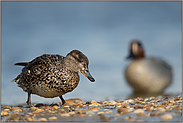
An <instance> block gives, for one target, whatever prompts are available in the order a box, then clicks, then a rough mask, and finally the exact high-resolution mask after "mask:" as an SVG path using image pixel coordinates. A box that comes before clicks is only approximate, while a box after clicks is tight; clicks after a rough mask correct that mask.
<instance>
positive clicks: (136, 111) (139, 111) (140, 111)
mask: <svg viewBox="0 0 183 123" xmlns="http://www.w3.org/2000/svg"><path fill="white" fill-rule="evenodd" d="M133 113H144V110H143V109H136V110H134V112H133Z"/></svg>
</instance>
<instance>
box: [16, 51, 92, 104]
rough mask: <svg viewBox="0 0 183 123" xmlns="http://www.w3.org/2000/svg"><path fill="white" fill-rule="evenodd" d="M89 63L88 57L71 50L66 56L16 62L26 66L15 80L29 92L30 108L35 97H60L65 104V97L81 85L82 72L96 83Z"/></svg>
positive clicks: (28, 101)
mask: <svg viewBox="0 0 183 123" xmlns="http://www.w3.org/2000/svg"><path fill="white" fill-rule="evenodd" d="M88 64H89V61H88V58H87V57H86V56H85V55H84V54H83V53H82V52H80V51H78V50H73V51H71V52H70V53H68V54H67V56H66V57H63V56H60V55H51V54H43V55H41V56H39V57H37V58H35V59H34V60H32V61H31V62H20V63H16V64H15V65H21V66H25V67H24V68H23V69H22V72H21V73H20V74H19V75H18V76H17V78H15V79H14V80H12V81H15V82H16V83H17V84H18V86H19V87H21V88H22V89H23V90H24V91H25V92H28V99H27V104H28V105H29V104H30V103H31V99H30V95H31V94H36V95H39V96H41V97H45V98H53V97H58V96H59V97H60V99H61V101H62V105H63V104H64V103H65V100H64V99H63V97H62V95H63V94H66V93H68V92H71V91H73V90H74V89H75V88H76V87H77V85H78V83H79V75H78V72H81V73H83V74H84V75H85V76H86V77H87V78H88V79H89V80H90V81H92V82H94V81H95V80H94V78H93V77H92V76H91V75H90V73H89V71H88Z"/></svg>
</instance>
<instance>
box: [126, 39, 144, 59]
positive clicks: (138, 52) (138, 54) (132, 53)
mask: <svg viewBox="0 0 183 123" xmlns="http://www.w3.org/2000/svg"><path fill="white" fill-rule="evenodd" d="M144 57H145V54H144V49H143V46H142V43H141V42H140V41H139V40H132V42H131V43H130V47H129V56H128V57H127V59H139V58H144Z"/></svg>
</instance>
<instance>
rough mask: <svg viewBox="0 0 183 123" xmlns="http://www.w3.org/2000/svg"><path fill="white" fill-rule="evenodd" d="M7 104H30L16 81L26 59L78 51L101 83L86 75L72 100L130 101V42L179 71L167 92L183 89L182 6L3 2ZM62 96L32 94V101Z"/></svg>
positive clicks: (4, 98) (3, 69) (3, 97)
mask: <svg viewBox="0 0 183 123" xmlns="http://www.w3.org/2000/svg"><path fill="white" fill-rule="evenodd" d="M1 5H2V6H1V7H2V11H1V12H2V13H1V18H2V19H1V22H2V24H1V27H2V28H1V31H2V35H1V36H2V38H1V42H2V43H1V44H2V45H1V46H2V47H1V51H2V53H1V58H2V59H1V103H2V104H19V103H25V101H26V100H27V94H26V93H25V92H23V91H22V89H21V88H19V87H17V85H16V83H12V82H10V81H11V80H12V79H14V78H15V77H16V76H17V75H18V74H19V73H20V72H21V69H22V67H21V66H14V63H16V62H20V61H31V60H32V59H34V58H35V57H37V56H40V55H42V54H43V53H50V54H60V55H63V56H65V55H66V54H67V53H68V52H70V51H71V50H73V49H78V50H80V51H82V52H83V53H84V54H85V55H86V56H87V57H88V58H89V61H90V63H89V70H90V73H91V74H92V75H93V77H94V78H95V80H96V82H95V83H91V82H90V81H89V80H88V79H87V78H86V77H85V76H84V75H82V74H80V78H81V80H80V83H79V86H78V87H77V88H76V89H75V90H74V91H73V92H71V93H68V94H66V95H64V98H65V99H68V98H81V99H82V100H97V101H100V100H105V99H106V100H107V99H108V100H111V99H124V98H126V97H127V96H128V95H129V94H131V93H132V89H131V88H130V87H129V86H128V84H127V83H126V81H125V78H124V69H125V67H126V65H127V64H128V63H129V61H127V60H126V59H125V57H126V56H127V55H128V47H129V42H130V41H131V40H132V39H134V38H135V39H139V40H141V41H142V43H143V45H144V47H145V51H146V56H158V57H161V58H163V59H165V60H167V61H168V62H169V63H170V64H171V65H172V67H173V68H174V79H173V83H172V85H171V86H170V87H169V88H167V89H166V91H165V93H170V94H178V93H180V92H181V91H182V90H181V89H182V71H181V68H182V64H181V34H182V33H181V2H61V1H60V2H10V1H8V2H1ZM53 101H54V102H59V101H60V99H59V98H53V99H52V98H48V99H46V98H42V97H39V96H36V95H32V102H45V103H52V102H53Z"/></svg>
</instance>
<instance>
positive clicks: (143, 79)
mask: <svg viewBox="0 0 183 123" xmlns="http://www.w3.org/2000/svg"><path fill="white" fill-rule="evenodd" d="M125 77H126V79H127V81H128V83H129V84H130V85H131V86H132V87H133V88H134V90H135V91H136V92H152V93H154V92H162V91H163V90H164V89H165V88H166V87H167V86H169V85H170V84H171V82H172V77H173V73H172V68H171V66H170V65H169V64H168V63H167V62H165V61H164V60H162V59H160V58H142V59H138V60H137V59H136V60H132V62H131V63H130V64H129V65H128V67H127V68H126V71H125Z"/></svg>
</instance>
